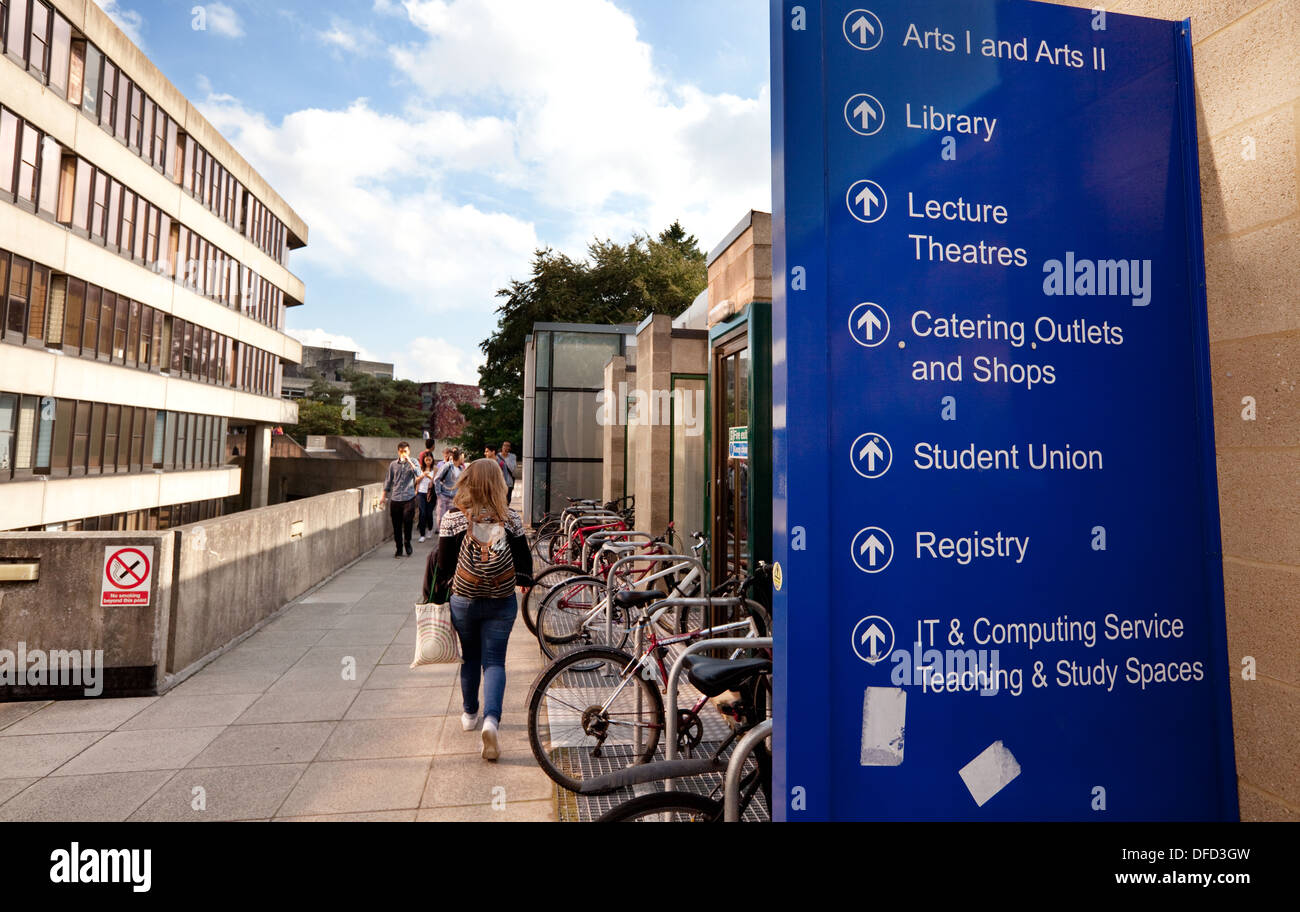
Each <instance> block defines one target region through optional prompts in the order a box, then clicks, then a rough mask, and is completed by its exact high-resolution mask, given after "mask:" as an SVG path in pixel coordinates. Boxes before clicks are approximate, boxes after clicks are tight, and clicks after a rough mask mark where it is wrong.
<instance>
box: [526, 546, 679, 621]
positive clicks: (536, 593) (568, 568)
mask: <svg viewBox="0 0 1300 912" xmlns="http://www.w3.org/2000/svg"><path fill="white" fill-rule="evenodd" d="M600 534H608V535H618V534H619V533H617V532H611V533H597V535H600ZM669 534H672V523H669V524H668V532H666V533H665V536H667V535H669ZM594 538H595V536H593V539H594ZM591 540H592V539H589V540H588V541H591ZM664 541H665V538H664V537H660V538H656V539H653V540H651V541H650V542H649V543H648V549H649V550H648V553H654V554H658V553H662V551H661V549H662V547H663V545H664ZM607 548H609V549H610V550H611V551H612V550H613V548H612V547H611V546H609V545H605V546H603V547H602V548H601V551H598V552H597V553H596V554H594V555H592V558H591V564H592V566H593V567H594V568H595V569H597V570H599V569H604V570H605V571H606V572H608V569H609V566H610V565H611V564H612V563H613V561H612V560H607V559H606V560H602V553H603V552H605V551H606V549H607ZM589 572H590V571H587V570H584V568H583V567H581V566H579V565H576V564H556V565H555V566H553V567H547V568H546V569H545V570H543V571H541V572H540V573H537V574H535V575H534V576H533V585H532V586H531V587H530V588H529V589H527V590H526V591H525V592H524V595H523V599H522V601H521V602H520V606H519V613H520V614H521V615H522V616H523V619H524V626H526V627H527V628H528V632H529V633H531V634H533V635H534V636H536V635H537V614H538V611H537V609H538V606H539V605H540V604H541V603H542V601H544V600H545V599H546V597H547V596H548V595H550V594H551V592H552V591H554V589H555V588H556V587H557V586H560V585H566V584H569V583H571V582H572V581H573V579H574V577H579V576H586V575H587V574H588V573H589ZM643 575H644V574H643ZM620 580H625V581H626V582H627V584H628V585H631V584H632V583H634V582H636V580H637V577H636V576H634V575H630V576H627V577H620Z"/></svg>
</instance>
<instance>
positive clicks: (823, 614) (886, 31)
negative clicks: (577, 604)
mask: <svg viewBox="0 0 1300 912" xmlns="http://www.w3.org/2000/svg"><path fill="white" fill-rule="evenodd" d="M864 4H865V5H864ZM771 10H772V45H773V54H772V64H773V78H772V95H773V143H774V156H773V197H774V219H773V277H774V283H773V285H774V302H773V343H774V344H773V399H774V416H773V417H774V421H773V427H774V433H773V459H774V494H775V502H774V512H773V520H774V536H775V541H774V549H773V550H774V556H775V558H776V559H777V560H778V561H779V562H780V563H781V565H782V567H783V570H784V579H783V585H782V586H781V588H780V589H779V590H778V591H777V592H776V593H775V595H774V598H775V612H774V616H775V620H776V624H775V633H776V663H777V664H776V671H777V680H776V687H777V691H776V707H775V710H776V711H775V719H776V732H775V745H776V751H775V777H774V781H775V791H774V796H775V799H776V801H775V807H774V808H773V812H774V816H775V817H776V818H777V819H780V820H1038V819H1052V820H1096V821H1107V820H1221V819H1235V817H1236V816H1237V804H1236V776H1235V767H1234V757H1233V751H1232V725H1231V717H1230V706H1229V700H1228V680H1229V675H1230V674H1232V673H1233V668H1232V666H1231V665H1229V662H1228V657H1227V647H1226V635H1225V624H1224V609H1223V582H1222V561H1221V546H1220V541H1219V526H1218V500H1217V498H1218V495H1217V486H1216V479H1215V464H1214V440H1213V421H1212V417H1211V412H1210V382H1209V374H1208V363H1209V356H1208V350H1209V349H1208V341H1207V331H1206V312H1205V297H1204V265H1203V250H1202V249H1201V224H1200V217H1201V216H1200V178H1199V174H1198V170H1197V161H1198V158H1197V151H1196V150H1197V145H1196V119H1195V107H1194V101H1193V88H1192V86H1193V82H1192V56H1191V38H1190V27H1189V25H1188V24H1187V23H1172V22H1164V21H1158V20H1153V19H1144V18H1140V17H1133V16H1121V15H1115V14H1108V13H1105V12H1103V11H1101V10H1088V9H1080V8H1073V7H1065V6H1058V5H1053V4H1047V3H1033V2H1024V0H844V2H836V0H814V2H790V0H773V3H772V6H771ZM846 452H847V453H848V459H847V460H846V459H845V453H846Z"/></svg>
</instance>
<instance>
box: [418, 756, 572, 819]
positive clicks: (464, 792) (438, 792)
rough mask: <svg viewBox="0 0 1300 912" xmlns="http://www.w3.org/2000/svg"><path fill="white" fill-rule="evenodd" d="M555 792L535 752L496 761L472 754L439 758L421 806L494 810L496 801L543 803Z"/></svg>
mask: <svg viewBox="0 0 1300 912" xmlns="http://www.w3.org/2000/svg"><path fill="white" fill-rule="evenodd" d="M554 793H555V783H553V782H551V780H550V779H548V778H547V777H546V774H545V773H543V772H542V771H541V770H540V769H539V768H538V766H537V761H536V760H535V759H533V755H532V753H531V752H528V753H521V752H519V751H504V752H502V754H501V756H500V758H499V759H497V760H494V761H489V760H484V759H483V758H482V757H479V756H475V755H472V754H459V755H454V756H435V757H434V760H433V766H432V767H431V768H430V770H429V779H428V782H427V784H426V787H425V790H424V795H423V796H422V797H421V799H420V806H421V807H449V806H460V805H483V806H487V809H488V810H491V805H492V803H493V802H494V801H495V802H497V803H498V804H500V803H501V802H503V801H504V802H505V803H506V804H507V805H508V804H509V803H510V802H512V801H539V800H543V799H549V798H551V797H552V796H553V795H554Z"/></svg>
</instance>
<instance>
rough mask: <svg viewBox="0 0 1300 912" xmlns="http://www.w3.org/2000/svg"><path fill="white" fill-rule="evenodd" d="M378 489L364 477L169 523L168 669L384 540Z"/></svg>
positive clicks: (217, 644) (275, 608)
mask: <svg viewBox="0 0 1300 912" xmlns="http://www.w3.org/2000/svg"><path fill="white" fill-rule="evenodd" d="M382 493H383V485H368V486H367V487H365V488H359V489H358V488H353V489H349V490H346V491H335V492H334V493H332V494H322V495H321V496H319V497H311V498H308V499H306V500H297V501H293V502H291V503H286V504H277V505H275V506H271V507H264V508H262V509H259V510H248V511H246V512H243V513H236V514H234V515H232V516H223V517H221V518H220V519H213V520H208V521H207V522H203V523H196V524H194V525H190V526H181V527H180V528H178V529H177V530H175V531H176V535H177V536H178V538H179V541H178V544H177V551H176V553H177V566H176V579H177V580H178V582H179V587H178V590H177V591H178V598H177V604H176V610H175V612H174V614H173V619H174V624H173V625H172V627H171V630H170V643H169V648H168V651H167V656H168V663H167V667H166V672H167V673H168V674H176V673H179V672H182V671H184V670H185V669H186V668H187V667H188V666H189V665H192V664H193V663H194V662H196V661H198V660H199V659H202V658H203V657H204V656H206V655H207V654H208V653H210V652H212V651H214V650H217V649H220V648H221V647H222V646H224V645H225V644H226V643H228V642H230V641H231V640H232V639H234V638H235V637H237V636H239V635H240V634H242V633H243V632H244V631H246V630H249V629H251V628H252V627H254V626H256V625H257V624H258V623H260V622H261V621H263V620H265V619H266V618H267V617H269V616H270V615H272V614H274V613H275V612H276V611H279V610H280V608H281V607H282V606H283V605H284V604H285V603H287V602H290V601H292V600H293V599H295V598H297V597H298V596H299V595H301V594H302V593H304V592H306V591H307V590H308V589H310V588H311V587H312V586H314V585H316V584H317V583H319V582H320V581H321V580H323V579H325V578H326V577H328V576H329V575H330V574H332V573H334V572H336V571H337V570H338V569H339V568H340V567H343V566H344V565H346V564H348V563H351V562H352V561H354V560H356V559H357V558H358V557H360V556H361V555H362V554H364V553H365V552H367V551H369V550H370V549H371V548H373V547H375V546H376V545H378V544H379V543H380V542H382V541H383V540H384V536H385V531H386V530H388V529H389V528H390V526H389V523H388V514H387V512H386V511H384V510H383V509H381V508H380V507H379V503H378V498H379V495H380V494H382Z"/></svg>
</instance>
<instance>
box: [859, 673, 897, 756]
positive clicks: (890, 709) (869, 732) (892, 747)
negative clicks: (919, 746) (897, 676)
mask: <svg viewBox="0 0 1300 912" xmlns="http://www.w3.org/2000/svg"><path fill="white" fill-rule="evenodd" d="M906 727H907V691H905V690H903V689H902V688H901V687H868V688H867V690H866V693H864V694H863V695H862V765H863V766H898V765H900V764H901V763H902V762H903V733H904V730H905V729H906Z"/></svg>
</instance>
